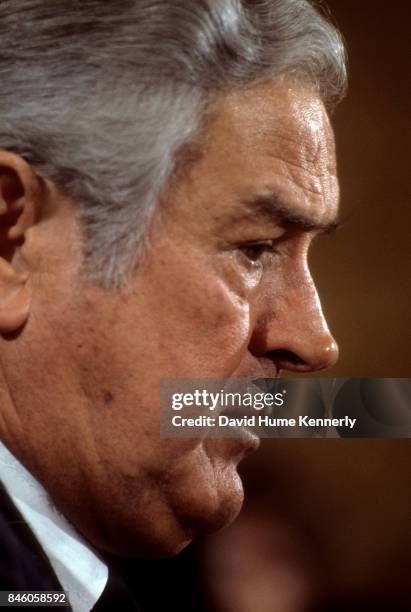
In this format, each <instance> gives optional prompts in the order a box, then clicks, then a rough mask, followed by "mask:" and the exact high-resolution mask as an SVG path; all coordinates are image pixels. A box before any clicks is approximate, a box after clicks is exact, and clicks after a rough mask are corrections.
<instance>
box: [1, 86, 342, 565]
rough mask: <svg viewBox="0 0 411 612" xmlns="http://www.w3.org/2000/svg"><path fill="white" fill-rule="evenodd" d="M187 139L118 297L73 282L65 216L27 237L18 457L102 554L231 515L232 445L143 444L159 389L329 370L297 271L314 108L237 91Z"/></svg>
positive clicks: (302, 274)
mask: <svg viewBox="0 0 411 612" xmlns="http://www.w3.org/2000/svg"><path fill="white" fill-rule="evenodd" d="M200 141H201V142H200V143H199V151H200V153H199V154H198V155H197V156H196V157H195V160H194V161H191V162H189V163H188V164H187V165H186V167H184V168H183V169H181V170H180V171H179V172H178V173H177V174H176V176H175V179H174V180H173V181H172V183H171V184H170V186H169V188H168V189H167V190H165V192H164V193H163V194H162V197H161V203H160V204H159V211H160V212H159V213H158V215H157V217H156V219H155V222H154V224H153V226H152V231H151V236H150V246H149V250H148V253H147V256H146V258H145V260H144V262H143V264H142V265H141V266H140V268H139V269H138V271H137V272H136V273H135V277H134V279H133V281H132V284H131V288H130V290H129V291H128V292H124V293H119V292H115V291H109V290H106V289H103V288H101V287H98V286H96V285H95V284H92V283H84V281H82V280H81V276H80V269H81V263H82V255H81V249H80V242H81V241H80V233H79V229H78V223H77V220H76V217H75V210H72V209H71V208H68V209H67V211H66V212H65V213H64V214H63V213H59V216H57V217H55V218H53V215H50V216H49V217H48V218H47V219H46V220H45V222H44V223H43V226H42V228H41V229H39V230H38V239H37V244H39V245H40V244H41V240H42V239H44V240H48V241H49V249H50V250H49V251H48V252H44V251H42V252H41V253H39V256H38V258H37V260H36V261H37V264H36V265H37V267H38V269H37V273H36V274H34V275H33V279H32V281H31V282H32V291H33V299H32V310H31V313H30V317H29V320H28V323H27V325H26V328H25V329H24V334H23V336H22V339H21V347H20V352H19V360H20V366H19V367H21V368H24V370H22V371H23V372H24V377H23V380H24V382H25V390H21V389H20V391H19V392H18V393H17V396H16V399H15V401H16V403H17V404H21V405H24V414H25V420H24V423H23V425H21V427H23V429H25V433H26V438H27V440H29V442H28V447H27V456H28V457H35V459H34V460H31V461H32V467H33V471H34V472H35V473H36V474H37V475H39V477H40V478H41V480H43V482H44V483H45V484H46V486H47V488H48V489H49V491H50V492H51V494H52V496H53V497H54V498H55V500H56V501H57V503H58V504H59V505H60V507H61V509H62V510H63V511H64V512H65V513H66V515H67V516H68V517H69V518H70V519H71V520H72V521H73V523H74V524H75V525H76V526H77V527H78V528H79V530H80V531H81V532H83V534H84V535H85V536H86V537H87V538H89V539H90V540H91V541H92V542H93V543H94V544H96V545H97V546H100V547H102V548H104V549H107V550H111V551H113V552H123V553H124V552H128V553H133V552H134V553H137V554H168V553H174V552H177V551H178V550H179V549H180V548H181V547H182V546H183V545H184V544H185V543H187V542H188V541H189V540H190V539H191V538H192V537H194V536H195V535H196V534H197V533H199V532H200V531H202V530H209V529H213V528H216V527H219V526H221V525H223V524H225V523H226V522H228V521H230V520H232V519H233V518H234V517H235V516H236V514H237V513H238V511H239V509H240V506H241V502H242V486H241V482H240V479H239V477H238V474H237V471H236V466H237V464H238V462H239V461H240V460H241V459H242V457H243V456H244V455H245V454H247V453H248V452H249V450H250V443H249V442H244V441H241V440H234V439H232V440H216V439H213V440H211V439H210V440H182V439H178V440H166V439H160V436H159V385H160V380H161V379H162V378H226V377H232V376H233V377H241V376H247V377H249V376H251V377H260V376H263V377H274V376H276V375H278V372H279V370H280V368H285V369H292V370H295V371H301V372H303V371H308V370H312V369H318V368H321V367H325V366H328V365H331V364H332V363H333V362H334V361H335V359H336V346H335V344H334V342H333V339H332V337H331V336H330V334H329V331H328V329H327V326H326V324H325V321H324V319H323V316H322V313H321V309H320V304H319V300H318V297H317V294H316V291H315V287H314V285H313V281H312V279H311V276H310V273H309V270H308V267H307V251H308V248H309V245H310V243H311V241H312V239H313V238H314V236H315V235H316V234H317V233H318V232H319V231H320V230H321V229H323V228H325V227H326V226H328V225H329V224H330V223H332V222H333V220H334V219H335V215H336V208H337V196H338V187H337V179H336V170H335V156H334V142H333V135H332V131H331V129H330V126H329V122H328V119H327V115H326V113H325V111H324V108H323V105H322V103H321V102H320V101H319V99H318V98H317V97H316V96H315V95H314V94H312V93H310V91H308V90H306V89H300V88H297V87H295V86H294V87H292V86H289V85H287V84H286V83H283V84H281V83H280V84H279V83H277V84H272V83H271V84H264V85H259V86H256V87H254V88H251V89H248V90H239V91H237V92H235V93H231V94H228V95H225V96H222V97H221V98H220V100H219V101H218V103H217V104H216V106H215V108H214V110H213V112H212V113H211V115H210V116H209V118H208V120H207V123H206V125H205V126H204V129H203V132H202V134H201V137H200ZM279 211H280V212H281V215H280V214H279ZM53 224H54V225H53ZM59 224H60V227H59ZM130 231H132V228H130ZM35 244H36V242H35V240H34V242H33V245H35ZM29 246H30V245H28V247H27V248H29ZM32 248H33V249H34V250H35V246H32ZM51 253H52V254H51ZM20 374H21V371H20ZM12 377H13V374H10V375H9V378H12ZM15 377H16V381H15V384H16V386H18V376H17V375H15ZM30 385H32V386H30Z"/></svg>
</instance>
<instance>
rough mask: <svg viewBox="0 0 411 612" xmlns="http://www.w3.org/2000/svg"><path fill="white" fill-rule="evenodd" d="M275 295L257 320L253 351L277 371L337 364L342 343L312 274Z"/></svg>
mask: <svg viewBox="0 0 411 612" xmlns="http://www.w3.org/2000/svg"><path fill="white" fill-rule="evenodd" d="M272 294H273V297H272V298H271V299H268V300H267V301H266V303H265V308H263V309H262V311H261V312H260V313H259V317H258V318H257V319H256V324H255V327H254V331H253V333H252V336H251V340H250V344H249V350H250V352H251V353H252V354H253V355H255V356H256V357H264V358H265V359H269V360H270V361H271V362H272V363H273V364H274V365H275V366H276V368H277V370H280V369H281V370H291V371H294V372H313V371H316V370H322V369H325V368H329V367H331V366H332V365H334V364H335V362H336V361H337V359H338V346H337V343H336V341H335V340H334V338H333V336H332V335H331V333H330V330H329V328H328V325H327V322H326V320H325V317H324V314H323V311H322V308H321V303H320V299H319V297H318V293H317V290H316V288H315V286H314V283H313V281H312V279H311V277H309V279H305V281H304V282H302V283H300V284H298V286H294V287H293V288H291V289H290V288H288V290H287V291H285V292H283V295H282V296H281V292H278V291H276V292H272ZM279 294H280V297H278V296H279Z"/></svg>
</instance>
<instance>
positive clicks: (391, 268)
mask: <svg viewBox="0 0 411 612" xmlns="http://www.w3.org/2000/svg"><path fill="white" fill-rule="evenodd" d="M328 6H329V7H330V9H331V12H332V15H333V18H334V19H335V21H336V22H337V24H338V26H339V28H340V29H341V31H342V32H343V34H344V37H345V39H346V43H347V47H348V55H349V85H350V87H349V96H348V97H347V99H346V100H345V101H344V102H342V104H341V105H340V106H339V107H338V108H337V110H336V112H335V114H334V116H333V124H334V127H335V132H336V139H337V151H338V159H339V175H340V183H341V215H342V218H343V220H344V225H343V227H342V229H341V230H340V231H339V232H338V233H337V235H336V236H333V237H330V238H323V239H321V240H319V241H318V244H317V245H316V246H315V247H314V249H313V254H312V257H311V267H312V270H313V273H314V276H315V278H316V281H317V285H318V287H319V290H320V294H321V297H322V303H323V306H324V310H325V312H326V315H327V318H328V321H329V323H330V327H331V329H332V331H333V333H334V335H335V337H336V339H337V341H338V343H339V346H340V351H341V353H340V360H339V363H338V364H337V365H336V366H335V367H334V368H332V370H330V371H329V372H328V373H327V375H328V376H335V377H339V376H340V377H409V376H410V372H411V351H410V339H411V338H410V327H411V326H410V314H409V313H410V302H411V300H410V293H411V283H410V278H411V253H410V243H411V240H410V238H411V231H410V228H411V197H410V195H411V194H410V154H409V148H410V124H411V120H410V98H411V91H410V81H411V78H410V77H411V70H410V57H411V49H410V22H411V8H410V4H409V2H408V1H407V2H401V1H396V2H391V3H389V2H386V1H384V2H382V1H378V0H329V2H328ZM410 465H411V445H410V442H409V440H347V439H345V440H321V439H311V440H264V441H263V443H262V448H261V450H260V451H259V452H258V453H256V454H255V455H254V456H252V457H251V458H250V459H249V460H248V461H247V462H245V463H244V465H243V467H242V471H243V475H244V481H245V487H246V498H247V501H246V504H245V509H244V513H243V514H242V515H240V517H239V519H237V522H236V523H235V525H234V526H233V527H230V528H228V529H227V530H225V531H224V532H223V533H220V534H217V535H216V536H214V537H211V538H204V539H202V540H200V542H198V543H196V544H195V545H194V546H192V547H189V548H188V549H187V550H186V551H184V552H183V553H182V554H181V555H180V556H178V557H177V558H175V559H172V560H167V561H164V562H123V563H122V566H123V567H122V569H123V572H124V575H125V576H126V577H127V579H128V581H129V583H130V585H131V586H132V588H133V589H135V590H136V592H137V596H138V597H139V598H140V600H141V601H142V603H145V604H146V609H147V611H149V610H152V611H154V610H162V609H164V603H163V602H164V599H163V597H164V594H166V597H167V602H168V603H167V607H166V609H173V610H174V609H176V610H181V611H183V610H190V611H194V610H198V611H199V610H201V609H204V610H207V611H208V612H224V611H230V612H239V604H238V602H237V603H236V595H238V593H239V592H240V591H241V589H242V588H243V586H244V585H246V586H247V589H248V591H247V592H248V596H249V597H250V596H251V598H252V597H253V594H254V600H253V604H252V605H248V608H247V606H246V607H245V608H244V606H243V609H246V610H247V612H266V611H267V610H270V612H281V610H282V608H280V607H278V605H277V603H276V602H275V601H274V598H275V595H274V596H273V600H272V607H271V608H270V607H264V605H263V603H262V592H263V590H264V588H265V587H264V584H262V583H261V573H260V575H259V577H258V576H257V575H256V573H255V572H254V573H253V566H257V565H258V563H259V562H260V561H261V559H262V558H263V556H264V559H265V561H264V563H265V569H266V570H267V568H268V569H269V568H270V564H271V562H272V560H273V559H275V560H277V561H278V560H279V555H278V550H279V549H278V546H277V547H276V546H275V544H274V545H273V548H272V551H271V553H269V554H267V549H266V546H265V545H264V542H262V543H261V554H259V553H258V545H257V546H256V547H255V549H254V551H251V550H250V549H249V548H247V544H246V541H245V539H244V533H245V534H247V529H248V530H250V529H252V527H250V525H251V523H250V520H251V521H252V519H253V517H255V519H256V522H257V523H258V521H260V522H261V521H265V522H266V524H267V525H268V527H267V529H266V532H267V538H266V540H267V541H269V540H270V537H271V536H270V529H271V528H270V525H271V526H272V533H273V534H274V533H276V534H278V532H279V531H281V530H283V532H284V533H286V534H287V538H286V539H287V542H292V546H291V548H290V550H291V549H292V548H293V547H294V551H295V550H303V551H304V552H303V553H302V557H304V555H305V558H306V559H308V561H307V564H306V566H305V567H306V570H304V568H303V570H302V571H303V572H304V571H306V573H307V576H309V580H310V581H311V583H312V584H313V585H314V586H313V588H314V590H315V591H316V593H317V595H316V597H317V599H316V602H317V603H316V605H315V606H314V609H315V611H316V612H320V611H321V612H322V611H323V610H327V612H337V611H340V610H341V611H344V612H350V611H355V610H361V612H364V611H371V610H372V611H373V612H375V611H377V610H384V612H397V610H398V611H399V610H404V611H405V610H409V609H411V601H410V589H409V576H410V575H411V567H410V558H411V534H410V526H409V517H410V516H411V497H410ZM262 508H263V511H262ZM262 512H263V514H262ZM247 516H248V519H247V520H248V523H246V522H244V521H245V518H244V517H247ZM267 517H268V518H267ZM267 521H268V522H267ZM242 525H243V536H241V528H242ZM247 525H248V526H247ZM242 538H243V539H242ZM257 538H258V530H256V531H255V539H256V542H257ZM274 539H275V538H274ZM263 549H264V550H263ZM230 550H231V551H232V550H234V551H235V554H236V558H237V561H238V567H237V568H236V572H237V573H235V572H233V568H232V567H231V566H230V561H229V557H230V555H229V553H228V552H227V551H230ZM256 550H257V553H256ZM255 554H257V556H255V557H253V556H252V555H255ZM270 554H271V557H270ZM287 554H289V556H290V558H291V559H292V552H289V551H288V553H287ZM280 562H281V559H280ZM242 563H243V566H244V567H243V569H241V567H242V566H241V564H242ZM303 565H304V564H303ZM217 566H218V568H219V575H220V579H219V578H218V574H216V573H215V572H214V573H213V572H210V568H213V567H217ZM206 568H207V569H206ZM236 576H237V578H236ZM236 579H237V583H236V582H235V580H236ZM272 581H273V582H274V581H275V577H274V573H273V578H272ZM224 585H225V586H224ZM274 593H275V589H274ZM227 597H228V600H227ZM230 597H231V598H232V601H231V602H230V601H229V599H230ZM284 609H285V608H284ZM294 609H295V611H296V612H300V610H302V609H303V608H298V606H297V607H295V608H294ZM307 610H308V607H307Z"/></svg>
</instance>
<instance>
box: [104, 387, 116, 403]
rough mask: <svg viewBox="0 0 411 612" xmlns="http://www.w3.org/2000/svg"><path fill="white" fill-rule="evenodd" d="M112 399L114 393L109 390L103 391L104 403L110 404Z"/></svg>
mask: <svg viewBox="0 0 411 612" xmlns="http://www.w3.org/2000/svg"><path fill="white" fill-rule="evenodd" d="M113 399H114V395H113V394H112V393H111V391H107V390H105V391H103V400H104V403H105V404H111V402H112V401H113Z"/></svg>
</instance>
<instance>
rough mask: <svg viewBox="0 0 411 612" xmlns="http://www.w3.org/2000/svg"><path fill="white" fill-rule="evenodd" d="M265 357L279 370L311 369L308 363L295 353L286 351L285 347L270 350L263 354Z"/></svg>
mask: <svg viewBox="0 0 411 612" xmlns="http://www.w3.org/2000/svg"><path fill="white" fill-rule="evenodd" d="M264 357H266V358H267V359H270V360H271V361H272V362H273V363H275V365H276V366H277V368H278V369H281V370H300V371H306V370H309V369H311V368H310V366H309V364H308V363H307V362H306V361H304V359H301V357H299V356H298V355H297V354H296V353H293V352H292V351H287V350H285V349H276V350H275V351H270V352H269V353H266V354H265V355H264Z"/></svg>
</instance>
